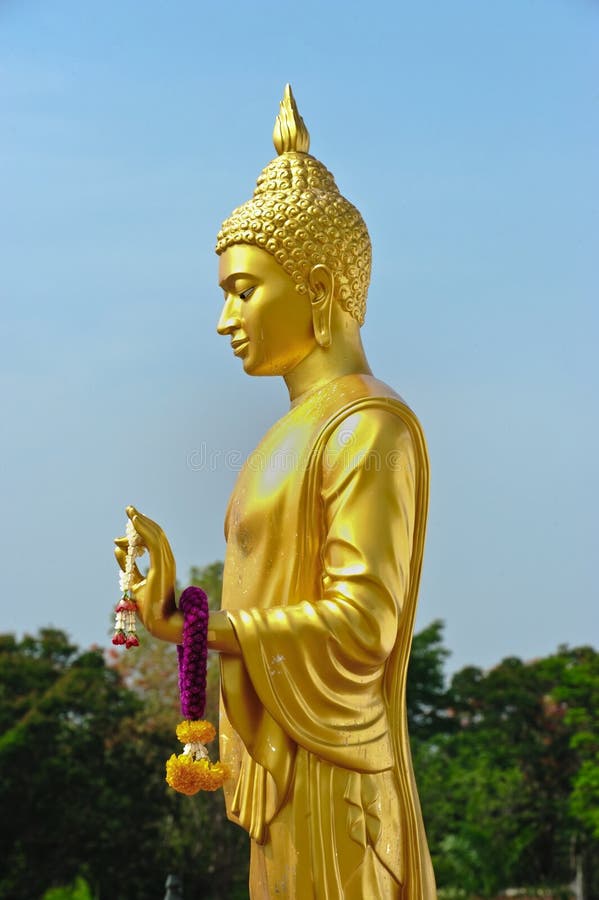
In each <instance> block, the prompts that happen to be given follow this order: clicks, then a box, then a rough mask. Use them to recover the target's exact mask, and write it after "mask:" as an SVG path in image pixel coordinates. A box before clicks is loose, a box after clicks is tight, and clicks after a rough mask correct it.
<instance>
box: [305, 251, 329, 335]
mask: <svg viewBox="0 0 599 900" xmlns="http://www.w3.org/2000/svg"><path fill="white" fill-rule="evenodd" d="M308 285H309V287H310V302H311V303H312V325H313V327H314V336H315V338H316V342H317V343H318V345H319V346H320V347H325V348H326V347H330V346H331V314H332V311H333V302H334V299H335V278H334V276H333V273H332V272H331V270H330V269H329V267H328V266H323V265H318V266H314V267H313V268H312V271H311V272H310V274H309V276H308Z"/></svg>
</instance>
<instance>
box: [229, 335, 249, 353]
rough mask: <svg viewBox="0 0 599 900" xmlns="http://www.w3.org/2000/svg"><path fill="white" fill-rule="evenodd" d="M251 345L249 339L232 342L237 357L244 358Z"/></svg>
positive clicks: (244, 338)
mask: <svg viewBox="0 0 599 900" xmlns="http://www.w3.org/2000/svg"><path fill="white" fill-rule="evenodd" d="M249 343H250V339H249V338H247V337H242V338H237V339H236V340H234V341H231V347H232V348H233V353H234V354H235V356H243V355H244V353H245V351H246V350H247V348H248V346H249Z"/></svg>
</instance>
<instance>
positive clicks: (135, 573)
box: [114, 542, 145, 584]
mask: <svg viewBox="0 0 599 900" xmlns="http://www.w3.org/2000/svg"><path fill="white" fill-rule="evenodd" d="M115 543H116V542H115ZM114 555H115V556H116V561H117V562H118V564H119V566H120V567H121V569H122V570H123V572H126V571H127V551H126V550H122V549H121V548H120V547H115V548H114ZM144 578H145V576H144V575H142V574H141V572H140V571H139V569H138V568H137V564H136V563H133V566H132V568H131V581H132V582H133V584H139V582H140V581H143V580H144Z"/></svg>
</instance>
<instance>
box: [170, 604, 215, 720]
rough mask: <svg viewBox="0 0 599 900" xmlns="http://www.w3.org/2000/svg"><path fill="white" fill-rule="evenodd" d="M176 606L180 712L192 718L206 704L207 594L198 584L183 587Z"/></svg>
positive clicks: (187, 717)
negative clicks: (180, 630) (178, 612)
mask: <svg viewBox="0 0 599 900" xmlns="http://www.w3.org/2000/svg"><path fill="white" fill-rule="evenodd" d="M179 608H180V610H181V612H182V613H183V643H182V644H178V646H177V656H178V657H179V693H180V695H181V713H182V715H183V717H184V718H185V719H191V720H194V721H195V720H198V719H201V718H202V716H203V715H204V710H205V708H206V673H207V668H208V597H207V596H206V594H205V592H204V591H203V590H202V589H201V588H199V587H188V588H185V590H184V591H183V593H182V594H181V597H180V600H179Z"/></svg>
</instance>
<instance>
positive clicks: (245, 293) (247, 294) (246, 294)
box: [239, 285, 256, 300]
mask: <svg viewBox="0 0 599 900" xmlns="http://www.w3.org/2000/svg"><path fill="white" fill-rule="evenodd" d="M255 290H256V286H255V285H253V286H252V287H250V288H247V289H246V290H245V291H241V293H240V294H239V296H240V297H241V299H242V300H249V298H250V297H251V296H252V294H253V293H254V291H255Z"/></svg>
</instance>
